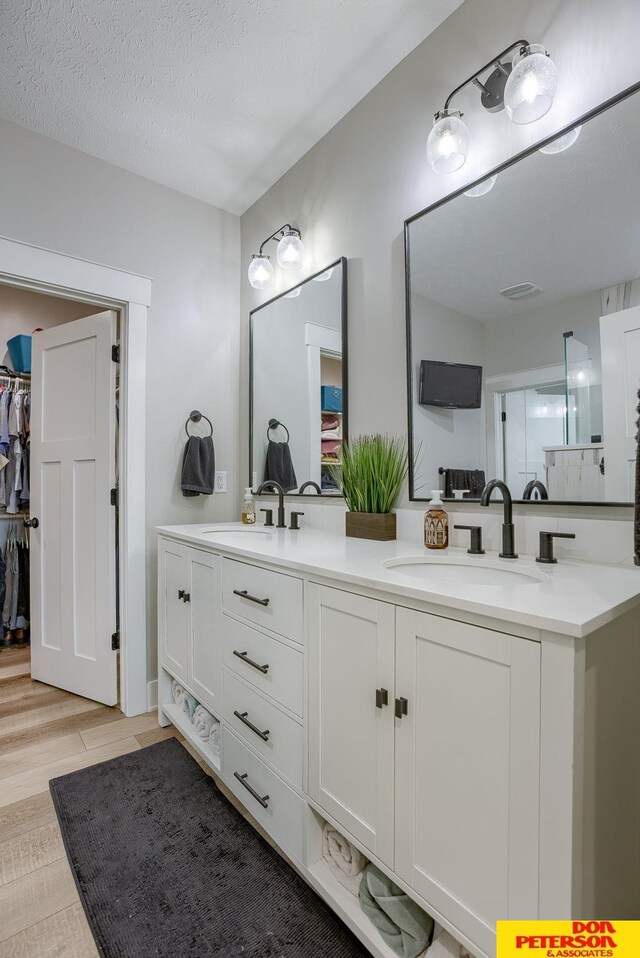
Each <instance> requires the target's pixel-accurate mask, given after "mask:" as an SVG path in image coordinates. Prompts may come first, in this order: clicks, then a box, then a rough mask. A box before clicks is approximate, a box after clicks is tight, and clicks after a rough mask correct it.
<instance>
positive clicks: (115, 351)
mask: <svg viewBox="0 0 640 958" xmlns="http://www.w3.org/2000/svg"><path fill="white" fill-rule="evenodd" d="M111 361H112V362H114V363H119V362H120V343H114V345H113V346H112V347H111Z"/></svg>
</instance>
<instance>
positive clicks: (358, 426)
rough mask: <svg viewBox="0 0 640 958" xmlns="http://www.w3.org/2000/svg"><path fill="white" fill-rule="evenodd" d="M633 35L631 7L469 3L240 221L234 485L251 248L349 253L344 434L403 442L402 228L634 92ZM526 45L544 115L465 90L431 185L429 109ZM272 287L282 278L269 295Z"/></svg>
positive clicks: (252, 297)
mask: <svg viewBox="0 0 640 958" xmlns="http://www.w3.org/2000/svg"><path fill="white" fill-rule="evenodd" d="M639 30H640V4H638V3H637V2H635V0H611V2H609V3H606V4H603V3H602V2H601V0H536V2H535V3H531V2H530V0H466V2H465V3H464V4H463V5H462V6H461V7H460V8H459V9H458V10H457V11H456V12H455V13H454V14H452V15H451V17H449V19H448V20H446V21H445V22H444V23H443V24H442V26H440V27H439V28H438V30H436V31H435V32H434V33H433V34H432V35H431V36H430V37H428V38H427V39H426V40H425V41H424V42H423V43H422V44H421V45H420V46H418V47H417V48H416V49H415V50H414V51H413V52H412V53H411V54H409V56H408V57H406V58H405V59H404V60H403V61H402V63H400V64H399V65H398V67H396V69H395V70H393V71H392V72H391V73H390V74H389V75H388V76H387V77H385V79H384V80H383V81H382V82H381V83H380V84H379V85H378V86H377V87H376V88H375V89H374V90H372V91H371V93H370V94H368V96H366V97H365V98H364V99H363V100H362V101H361V102H360V103H359V104H358V105H357V106H356V107H355V108H354V109H353V110H352V111H351V112H350V113H349V114H348V115H347V116H346V117H345V118H344V119H343V120H342V121H341V122H340V123H338V124H337V126H335V127H334V128H333V130H331V131H330V132H329V133H328V134H327V135H326V136H325V137H324V138H323V139H322V140H321V141H320V142H319V143H318V144H317V145H316V146H315V147H313V149H311V150H310V151H309V152H308V153H307V154H306V155H305V156H304V157H303V158H302V159H301V160H300V161H299V162H298V163H297V164H296V165H295V166H294V167H292V169H291V170H289V172H288V173H286V174H285V175H284V176H283V177H282V178H281V179H280V180H279V182H278V183H276V184H275V185H274V186H273V187H272V188H271V189H270V190H269V191H268V192H267V193H265V195H264V196H263V197H262V198H261V199H260V200H259V201H258V202H257V203H255V204H254V205H253V206H252V207H251V209H250V210H248V211H247V212H246V213H245V214H244V215H243V217H242V271H243V276H242V284H241V293H242V323H243V344H242V350H241V356H242V358H243V365H242V373H241V389H240V398H241V411H242V413H241V423H242V427H243V436H242V442H241V455H242V457H243V466H242V474H243V475H244V474H246V466H245V465H244V463H246V460H247V456H248V436H247V393H248V387H247V327H248V315H249V311H250V309H252V308H253V307H254V306H256V305H257V304H258V303H260V302H263V301H264V300H265V299H266V298H268V296H270V295H271V296H272V295H273V294H274V290H273V289H272V290H271V291H269V292H268V294H265V293H260V292H258V291H256V290H253V289H252V288H251V287H250V286H249V284H248V283H247V281H246V279H245V278H244V272H245V270H246V268H247V265H248V262H249V260H250V256H251V253H254V252H256V251H257V249H258V247H259V245H260V242H261V241H262V240H263V239H264V238H265V237H266V236H268V235H269V234H270V233H271V232H272V231H273V230H274V229H276V228H277V227H278V226H279V225H280V224H281V223H285V222H291V223H294V224H295V225H297V226H298V227H299V228H300V229H301V230H302V233H303V240H304V242H305V244H306V247H307V251H308V258H307V261H306V263H305V266H304V269H305V271H306V272H308V273H312V272H314V271H316V270H317V269H320V268H321V267H322V266H323V265H324V264H325V263H328V262H330V261H331V260H334V259H336V258H337V257H338V256H341V255H342V256H347V257H349V266H348V269H349V377H350V383H349V384H350V428H351V433H352V435H356V434H358V433H360V432H366V431H371V430H383V431H386V430H388V431H390V432H393V433H404V432H405V431H406V393H405V337H404V254H403V237H402V229H403V221H404V219H405V218H406V217H408V216H410V215H411V214H413V213H415V212H417V211H418V210H420V209H422V208H424V207H425V206H427V205H429V204H430V203H432V202H434V201H435V200H437V199H438V198H440V197H441V196H444V195H446V194H447V193H449V192H451V191H452V190H454V189H456V188H458V187H459V186H461V185H463V184H464V183H466V182H469V181H470V180H472V179H475V178H476V177H478V176H480V175H481V174H482V172H484V171H486V170H487V169H489V168H491V167H493V166H496V165H498V164H499V163H501V162H502V161H504V160H505V159H507V158H508V157H509V156H511V155H513V154H514V153H517V152H518V151H520V150H521V149H523V148H525V147H526V146H527V145H529V144H531V143H532V142H535V141H536V140H539V139H540V138H542V137H543V136H545V135H548V134H550V133H552V132H553V131H554V130H555V129H558V128H560V127H562V126H564V125H565V124H567V123H569V122H571V120H572V119H574V118H576V117H577V116H579V115H581V114H582V113H584V112H585V111H587V110H589V109H590V108H592V107H594V106H596V105H597V104H599V103H601V102H602V101H603V100H605V99H607V98H608V97H610V96H613V95H614V94H616V93H618V92H619V91H620V90H622V89H623V88H625V87H627V86H629V85H630V84H632V83H634V82H636V81H637V80H638V67H637V52H636V50H635V48H634V46H633V44H632V43H628V42H625V41H624V39H623V38H628V37H633V36H637V35H638V31H639ZM522 36H524V37H526V38H527V39H529V40H531V41H532V42H542V43H544V44H546V46H547V48H548V49H549V51H550V52H551V54H552V55H553V58H554V60H555V62H556V64H557V66H558V70H559V73H560V89H559V93H558V97H557V99H556V103H555V104H554V107H553V109H552V110H551V111H550V113H549V114H548V115H547V116H546V117H545V118H543V119H542V120H540V121H539V122H538V123H535V124H532V125H530V126H521V127H518V126H516V125H515V124H513V123H511V122H510V121H509V120H508V118H507V117H506V115H505V114H504V113H501V114H499V115H491V114H488V113H485V112H484V111H482V108H481V107H480V105H479V102H478V95H477V92H476V91H475V90H474V89H471V90H469V91H467V92H465V93H464V94H463V95H462V96H461V97H460V99H459V101H458V103H457V104H456V105H457V106H458V107H459V108H461V109H462V110H463V111H465V114H466V116H465V120H466V121H467V123H468V126H469V129H470V131H471V133H472V136H473V144H474V150H473V154H472V155H470V157H469V160H468V162H467V164H466V165H465V166H464V167H463V168H462V169H461V170H460V171H458V172H457V173H455V174H452V175H449V176H442V177H438V176H436V175H435V174H433V173H432V172H431V170H430V169H429V167H428V166H427V161H426V156H425V143H426V138H427V135H428V132H429V129H430V127H431V122H432V116H433V113H434V111H435V110H437V109H439V108H441V107H442V104H443V101H444V99H445V97H446V95H447V94H448V93H449V92H450V91H451V90H452V89H453V88H454V87H455V86H457V85H458V83H460V82H461V81H462V80H463V79H464V78H465V77H466V76H468V75H469V73H470V72H472V70H473V69H474V68H476V67H478V66H480V65H481V64H482V63H484V62H486V61H487V60H489V59H490V58H491V56H493V55H494V54H495V53H497V52H499V51H500V50H501V49H503V48H504V47H506V46H507V45H508V44H509V43H511V42H513V40H515V39H517V38H519V37H522ZM282 288H285V287H284V284H283V283H282V275H281V274H280V275H279V276H278V277H277V280H276V290H275V291H279V289H282ZM604 514H606V511H605V513H604Z"/></svg>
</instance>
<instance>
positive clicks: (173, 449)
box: [0, 122, 240, 679]
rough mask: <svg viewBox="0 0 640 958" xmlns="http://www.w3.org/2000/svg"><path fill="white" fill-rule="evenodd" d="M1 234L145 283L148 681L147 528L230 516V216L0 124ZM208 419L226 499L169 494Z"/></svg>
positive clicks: (152, 614) (234, 280)
mask: <svg viewBox="0 0 640 958" xmlns="http://www.w3.org/2000/svg"><path fill="white" fill-rule="evenodd" d="M0 170H2V176H1V177H0V234H2V235H4V236H7V237H9V238H10V239H16V240H22V241H23V242H26V243H31V244H34V245H36V246H43V247H46V248H48V249H53V250H56V251H58V252H61V253H68V254H69V255H71V256H78V257H82V258H84V259H89V260H94V261H96V262H99V263H104V264H105V265H107V266H113V267H116V268H119V269H124V270H129V271H130V272H134V273H140V274H143V275H145V276H149V277H151V278H152V280H153V289H152V306H151V309H150V310H149V323H148V333H147V410H146V411H147V420H146V421H147V448H146V453H147V524H148V529H149V531H148V558H147V567H148V582H147V608H148V613H149V615H148V635H147V642H148V675H149V678H150V679H154V678H155V677H156V672H157V669H156V648H155V643H156V598H155V593H156V584H155V574H156V573H155V570H156V549H155V534H154V532H153V526H154V525H156V524H166V523H182V522H207V521H216V520H228V519H231V518H235V517H236V511H237V503H238V497H239V494H238V487H239V485H240V477H239V474H238V455H239V453H238V439H237V436H238V410H237V394H238V381H237V369H238V308H239V290H238V275H239V268H240V265H239V220H238V218H237V217H236V216H232V215H231V214H230V213H224V212H222V211H221V210H218V209H215V208H214V207H212V206H208V205H207V204H205V203H201V202H199V201H197V200H193V199H190V198H189V197H186V196H183V195H182V194H180V193H176V192H175V191H173V190H170V189H167V188H166V187H163V186H159V185H157V184H155V183H152V182H150V181H149V180H146V179H143V178H142V177H139V176H135V175H134V174H132V173H127V172H125V171H124V170H121V169H119V168H118V167H115V166H112V165H110V164H108V163H104V162H102V161H101V160H97V159H95V158H93V157H91V156H88V155H86V154H84V153H80V152H78V151H77V150H73V149H70V148H69V147H66V146H62V145H61V144H59V143H55V142H54V141H53V140H50V139H47V138H46V137H42V136H39V135H38V134H35V133H31V132H29V131H27V130H24V129H22V128H20V127H17V126H14V125H12V124H9V123H5V122H0ZM192 409H201V410H202V411H203V412H204V413H206V414H207V415H208V416H209V417H210V418H211V419H212V421H213V423H214V426H215V441H216V451H217V462H218V468H219V469H226V470H227V471H228V481H229V489H230V493H228V494H227V495H216V496H210V497H203V496H200V497H198V498H197V499H185V498H183V497H182V495H181V494H180V490H179V484H178V476H179V468H180V458H181V452H182V447H183V443H184V438H185V436H184V429H183V427H184V422H185V419H186V418H187V416H188V414H189V412H190V411H191V410H192Z"/></svg>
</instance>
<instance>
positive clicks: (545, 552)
mask: <svg viewBox="0 0 640 958" xmlns="http://www.w3.org/2000/svg"><path fill="white" fill-rule="evenodd" d="M554 539H575V533H573V532H541V533H540V555H539V556H536V562H544V563H545V564H546V565H555V564H556V562H557V561H558V560H557V559H556V558H555V556H554V554H553V540H554Z"/></svg>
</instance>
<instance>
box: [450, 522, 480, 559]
mask: <svg viewBox="0 0 640 958" xmlns="http://www.w3.org/2000/svg"><path fill="white" fill-rule="evenodd" d="M453 528H454V529H466V530H467V531H468V532H470V533H471V542H470V546H471V548H469V549H467V552H468V553H469V555H472V556H483V555H484V549H483V548H482V526H458V525H454V527H453Z"/></svg>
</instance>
